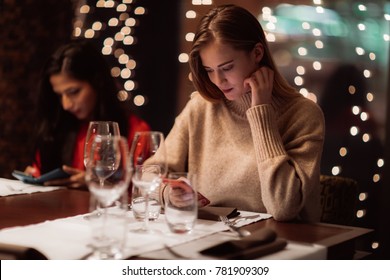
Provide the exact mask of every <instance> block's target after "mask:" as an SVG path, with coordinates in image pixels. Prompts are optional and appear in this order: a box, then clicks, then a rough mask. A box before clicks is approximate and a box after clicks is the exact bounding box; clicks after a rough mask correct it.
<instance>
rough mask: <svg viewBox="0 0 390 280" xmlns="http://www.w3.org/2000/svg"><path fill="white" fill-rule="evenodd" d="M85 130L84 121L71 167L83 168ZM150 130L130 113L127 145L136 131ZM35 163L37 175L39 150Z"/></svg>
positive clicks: (38, 172) (39, 170)
mask: <svg viewBox="0 0 390 280" xmlns="http://www.w3.org/2000/svg"><path fill="white" fill-rule="evenodd" d="M87 130H88V123H84V124H82V125H81V126H80V128H79V131H78V133H77V138H76V144H75V149H74V151H73V161H72V167H74V168H77V169H80V170H84V169H85V167H84V143H85V137H86V136H87ZM148 130H150V127H149V125H148V124H147V123H146V122H145V121H143V120H142V119H140V118H138V117H137V116H135V115H130V117H129V126H128V135H127V139H128V143H129V147H130V145H131V142H132V140H133V138H134V134H135V133H136V132H137V131H148ZM35 159H36V163H34V164H33V167H35V168H36V172H35V173H34V174H33V176H35V177H39V176H40V175H41V156H40V153H39V151H37V153H36V155H35Z"/></svg>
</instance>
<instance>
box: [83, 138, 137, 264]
mask: <svg viewBox="0 0 390 280" xmlns="http://www.w3.org/2000/svg"><path fill="white" fill-rule="evenodd" d="M131 175H132V166H131V164H130V158H129V151H128V143H127V139H126V138H124V137H122V136H107V135H105V136H101V135H99V136H96V137H95V139H94V140H93V143H92V145H91V152H90V155H89V157H88V161H87V169H86V177H85V178H86V182H87V185H88V188H89V191H90V192H91V194H92V196H93V197H95V198H96V200H97V202H98V203H99V205H100V207H101V209H102V210H103V212H102V217H100V216H99V215H97V216H93V217H92V218H91V219H90V220H91V222H93V223H94V224H95V225H96V223H100V226H99V227H96V226H95V228H96V229H98V232H94V234H93V245H92V247H93V248H94V250H95V251H96V252H97V253H96V254H97V255H98V256H100V258H120V256H121V253H120V251H121V249H120V246H121V245H120V244H122V243H123V242H122V241H120V240H118V238H116V239H115V238H113V231H115V230H114V229H113V228H112V226H113V225H118V224H119V223H122V227H123V226H124V225H123V224H124V223H126V220H125V216H126V214H125V213H126V212H125V211H123V210H122V209H123V208H124V206H126V210H127V201H126V202H123V201H122V198H123V197H126V198H127V195H124V194H125V193H126V190H127V188H128V187H129V183H130V179H131ZM122 236H123V235H122Z"/></svg>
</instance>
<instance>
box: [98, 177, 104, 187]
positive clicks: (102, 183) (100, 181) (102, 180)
mask: <svg viewBox="0 0 390 280" xmlns="http://www.w3.org/2000/svg"><path fill="white" fill-rule="evenodd" d="M99 183H100V187H101V188H103V187H104V179H99Z"/></svg>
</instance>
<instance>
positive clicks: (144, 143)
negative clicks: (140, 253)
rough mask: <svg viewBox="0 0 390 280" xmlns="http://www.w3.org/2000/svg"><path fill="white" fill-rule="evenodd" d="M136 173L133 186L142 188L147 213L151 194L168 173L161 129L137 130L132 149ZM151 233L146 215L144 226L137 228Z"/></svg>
mask: <svg viewBox="0 0 390 280" xmlns="http://www.w3.org/2000/svg"><path fill="white" fill-rule="evenodd" d="M130 157H131V163H132V164H133V169H134V174H133V177H132V183H133V187H137V188H139V189H140V191H141V193H142V196H143V197H144V199H145V208H144V209H145V213H149V196H150V194H151V193H152V192H154V191H157V190H158V188H159V187H160V185H161V183H162V178H163V177H165V175H166V173H167V162H166V151H165V143H164V135H163V134H162V133H161V132H159V131H147V132H137V133H136V134H135V135H134V139H133V142H132V145H131V150H130ZM135 231H136V232H140V233H151V232H152V231H151V230H150V228H149V215H144V223H143V226H142V227H141V228H139V229H136V230H135Z"/></svg>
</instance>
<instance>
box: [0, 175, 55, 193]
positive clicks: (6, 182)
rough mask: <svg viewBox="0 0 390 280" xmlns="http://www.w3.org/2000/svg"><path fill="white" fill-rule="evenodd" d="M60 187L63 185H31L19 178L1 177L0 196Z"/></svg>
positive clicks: (48, 190) (52, 189)
mask: <svg viewBox="0 0 390 280" xmlns="http://www.w3.org/2000/svg"><path fill="white" fill-rule="evenodd" d="M60 188H61V187H48V186H38V185H30V184H26V183H23V182H22V181H19V180H10V179H5V178H0V196H7V195H18V194H30V193H35V192H50V191H54V190H58V189H60Z"/></svg>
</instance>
